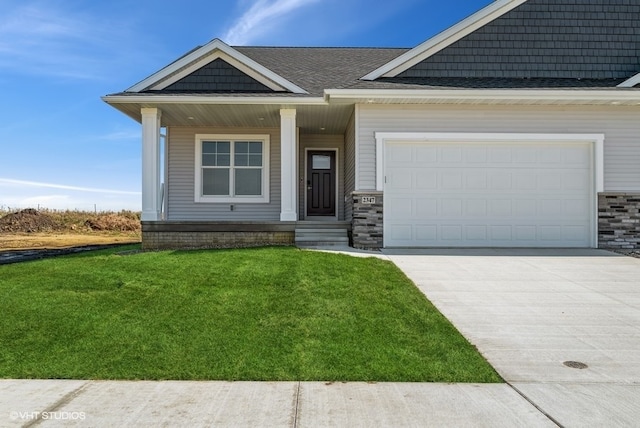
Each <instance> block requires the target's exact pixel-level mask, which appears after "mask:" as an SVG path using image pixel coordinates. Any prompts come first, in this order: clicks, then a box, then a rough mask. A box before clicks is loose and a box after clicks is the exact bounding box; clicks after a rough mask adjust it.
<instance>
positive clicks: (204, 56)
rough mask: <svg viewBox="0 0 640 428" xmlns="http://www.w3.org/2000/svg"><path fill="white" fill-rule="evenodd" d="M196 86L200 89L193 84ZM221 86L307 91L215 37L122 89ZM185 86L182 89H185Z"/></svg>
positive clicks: (143, 90)
mask: <svg viewBox="0 0 640 428" xmlns="http://www.w3.org/2000/svg"><path fill="white" fill-rule="evenodd" d="M198 86H200V89H197V87H198ZM205 86H206V87H207V88H209V89H205V90H209V91H215V90H216V89H212V88H224V89H223V91H233V90H234V87H235V90H239V91H240V92H246V91H249V90H251V88H253V89H257V90H258V92H265V91H274V92H292V93H295V94H306V93H307V91H305V90H304V89H302V88H301V87H299V86H297V85H295V84H294V83H292V82H290V81H289V80H287V79H285V78H283V77H282V76H280V75H278V74H276V73H274V72H273V71H271V70H269V69H267V68H266V67H264V66H262V65H261V64H259V63H257V62H256V61H254V60H252V59H251V58H249V57H247V56H246V55H243V54H242V53H240V52H238V51H237V50H235V49H233V48H232V47H230V46H229V45H227V44H226V43H224V42H222V41H221V40H219V39H214V40H212V41H211V42H209V43H208V44H206V45H205V46H202V47H200V48H197V49H195V50H194V51H192V52H190V53H188V54H187V55H185V56H183V57H182V58H180V59H178V60H177V61H175V62H173V63H171V64H169V65H168V66H167V67H165V68H163V69H162V70H160V71H158V72H157V73H154V74H153V75H151V76H149V77H148V78H146V79H144V80H143V81H141V82H139V83H137V84H135V85H134V86H132V87H131V88H129V89H127V90H126V91H125V92H145V91H163V90H167V91H174V90H178V88H182V89H183V90H187V91H197V90H203V88H205ZM185 88H186V89H185Z"/></svg>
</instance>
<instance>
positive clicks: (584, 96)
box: [325, 89, 640, 104]
mask: <svg viewBox="0 0 640 428" xmlns="http://www.w3.org/2000/svg"><path fill="white" fill-rule="evenodd" d="M325 99H327V100H328V101H331V100H336V101H337V100H343V101H345V100H350V101H355V102H358V100H363V99H369V100H372V101H373V102H376V101H377V100H379V101H385V100H393V99H404V100H409V101H417V102H420V101H423V102H424V103H429V102H430V100H438V101H441V100H450V101H479V102H482V101H483V100H491V101H518V100H522V101H556V102H557V101H565V102H567V101H568V102H574V101H575V102H580V101H582V102H587V101H593V102H598V103H607V102H609V103H611V104H616V103H618V102H620V103H634V104H637V103H640V91H634V90H631V91H622V90H619V89H605V90H579V89H569V90H560V89H539V90H532V89H412V90H386V89H377V90H375V89H373V90H366V89H328V90H326V91H325Z"/></svg>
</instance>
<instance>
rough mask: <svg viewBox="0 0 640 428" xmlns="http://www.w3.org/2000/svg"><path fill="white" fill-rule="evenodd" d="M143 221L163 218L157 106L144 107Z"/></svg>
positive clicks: (158, 112)
mask: <svg viewBox="0 0 640 428" xmlns="http://www.w3.org/2000/svg"><path fill="white" fill-rule="evenodd" d="M140 112H141V113H142V216H141V220H142V221H157V220H161V215H160V212H161V208H160V118H161V116H162V111H160V110H159V109H157V108H142V109H140Z"/></svg>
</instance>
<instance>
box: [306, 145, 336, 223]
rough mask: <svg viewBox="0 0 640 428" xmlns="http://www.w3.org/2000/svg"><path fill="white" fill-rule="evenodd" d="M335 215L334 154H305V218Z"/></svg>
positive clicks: (316, 152)
mask: <svg viewBox="0 0 640 428" xmlns="http://www.w3.org/2000/svg"><path fill="white" fill-rule="evenodd" d="M335 215H336V152H333V151H315V150H314V151H309V152H307V216H335Z"/></svg>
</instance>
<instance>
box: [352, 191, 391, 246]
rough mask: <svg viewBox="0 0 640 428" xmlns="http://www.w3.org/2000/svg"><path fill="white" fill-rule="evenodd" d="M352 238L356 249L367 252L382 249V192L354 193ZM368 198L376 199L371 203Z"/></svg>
mask: <svg viewBox="0 0 640 428" xmlns="http://www.w3.org/2000/svg"><path fill="white" fill-rule="evenodd" d="M351 196H352V200H353V219H352V223H351V228H352V231H351V236H352V241H353V247H354V248H360V249H365V250H372V249H379V248H382V244H383V241H382V203H383V196H382V192H353V193H352V194H351ZM367 198H374V199H375V202H373V203H369V202H370V201H371V199H369V201H366V199H367Z"/></svg>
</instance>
